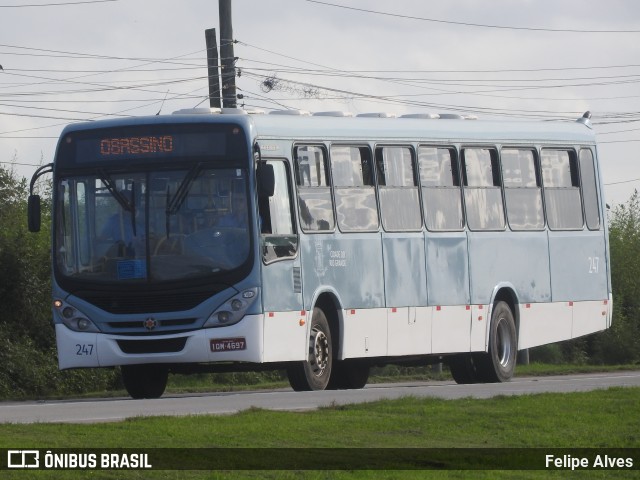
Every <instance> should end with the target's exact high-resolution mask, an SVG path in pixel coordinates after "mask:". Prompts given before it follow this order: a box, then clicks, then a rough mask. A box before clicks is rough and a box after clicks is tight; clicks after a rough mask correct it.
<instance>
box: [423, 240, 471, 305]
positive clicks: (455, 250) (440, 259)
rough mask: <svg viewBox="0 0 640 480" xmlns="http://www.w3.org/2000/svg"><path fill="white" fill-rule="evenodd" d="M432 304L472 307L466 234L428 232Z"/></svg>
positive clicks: (429, 288) (427, 244) (429, 298)
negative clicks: (470, 304)
mask: <svg viewBox="0 0 640 480" xmlns="http://www.w3.org/2000/svg"><path fill="white" fill-rule="evenodd" d="M425 248H426V251H427V298H428V300H429V305H468V304H469V303H470V299H469V260H468V258H467V235H466V233H465V232H446V233H437V234H432V233H427V235H426V239H425Z"/></svg>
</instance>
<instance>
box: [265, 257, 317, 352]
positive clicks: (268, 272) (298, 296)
mask: <svg viewBox="0 0 640 480" xmlns="http://www.w3.org/2000/svg"><path fill="white" fill-rule="evenodd" d="M299 265H300V258H299V257H296V258H294V259H286V260H281V261H277V262H275V263H271V264H269V265H263V266H262V298H263V306H264V312H265V314H264V337H263V352H264V361H265V362H276V361H293V360H304V359H305V358H306V356H305V349H306V348H307V328H306V326H305V322H300V320H301V319H303V320H305V321H306V316H301V312H302V311H303V310H304V309H303V306H302V286H301V284H300V273H299Z"/></svg>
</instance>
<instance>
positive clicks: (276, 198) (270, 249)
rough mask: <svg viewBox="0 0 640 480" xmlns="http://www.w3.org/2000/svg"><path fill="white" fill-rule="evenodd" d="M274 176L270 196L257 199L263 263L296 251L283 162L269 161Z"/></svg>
mask: <svg viewBox="0 0 640 480" xmlns="http://www.w3.org/2000/svg"><path fill="white" fill-rule="evenodd" d="M267 163H268V164H270V165H273V170H274V176H275V190H274V193H273V196H272V197H263V198H260V204H259V208H260V223H261V230H262V249H263V252H262V253H263V259H264V261H265V263H269V262H273V261H275V260H279V259H283V258H290V257H294V256H295V255H296V252H297V250H298V237H297V235H296V229H295V225H294V222H293V214H292V212H293V210H292V204H291V182H290V175H289V168H288V165H287V164H286V163H285V162H284V161H277V160H270V161H268V162H267Z"/></svg>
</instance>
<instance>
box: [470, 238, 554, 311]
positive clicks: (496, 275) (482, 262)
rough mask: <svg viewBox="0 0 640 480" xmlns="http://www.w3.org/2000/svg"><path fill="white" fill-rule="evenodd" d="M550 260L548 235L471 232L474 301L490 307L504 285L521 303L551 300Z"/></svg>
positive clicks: (472, 299) (472, 296)
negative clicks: (493, 295)
mask: <svg viewBox="0 0 640 480" xmlns="http://www.w3.org/2000/svg"><path fill="white" fill-rule="evenodd" d="M548 258H549V252H548V244H547V238H546V234H545V232H509V231H506V232H469V271H470V276H471V302H472V303H473V304H474V305H487V304H488V303H489V302H490V300H491V294H492V293H493V291H494V289H495V287H496V285H499V284H501V283H509V284H511V285H513V286H514V288H515V289H516V292H515V294H516V295H517V300H518V301H519V302H520V303H525V302H526V303H536V302H548V301H550V300H551V285H550V281H549V262H548V260H547V259H548Z"/></svg>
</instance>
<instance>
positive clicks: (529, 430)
mask: <svg viewBox="0 0 640 480" xmlns="http://www.w3.org/2000/svg"><path fill="white" fill-rule="evenodd" d="M638 412H640V388H611V389H609V390H596V391H592V392H581V393H569V394H536V395H528V396H513V397H511V396H509V397H507V396H501V397H496V398H492V399H487V400H478V399H470V398H468V399H460V400H440V399H431V398H412V397H408V398H403V399H399V400H393V401H391V400H385V401H379V402H374V403H368V404H359V405H348V406H333V405H329V406H327V407H325V408H321V409H319V410H316V411H309V412H303V413H300V412H276V411H267V410H260V409H255V408H252V409H249V410H246V411H243V412H241V413H238V414H235V415H229V416H190V417H152V418H135V419H130V420H127V421H123V422H117V423H104V424H33V425H11V424H5V425H2V426H1V428H0V448H12V449H15V448H42V449H48V448H87V447H91V448H96V449H100V448H151V447H153V448H174V447H186V448H219V447H224V448H229V447H256V448H274V447H279V448H312V449H316V448H317V449H318V455H323V451H322V449H323V448H351V447H356V448H357V447H364V448H409V447H416V448H463V447H467V448H493V447H495V448H503V447H518V448H532V447H543V448H580V447H585V448H589V447H596V448H640V415H639V414H638ZM329 461H330V458H327V462H329ZM2 473H3V478H56V479H57V478H62V479H71V478H73V479H76V478H105V479H106V478H108V479H111V478H127V479H129V478H133V479H136V478H162V479H173V478H176V479H177V478H180V479H191V478H193V479H195V478H198V479H199V478H210V479H218V478H225V479H226V478H231V479H236V478H238V479H240V478H285V479H288V478H295V479H333V478H335V479H361V478H362V479H369V478H374V479H387V478H389V479H390V478H403V479H404V478H407V479H418V478H420V479H422V478H637V470H635V471H595V470H590V471H582V472H570V471H566V470H565V471H505V472H499V471H488V472H485V471H401V472H398V471H395V472H393V471H391V472H385V471H368V470H367V471H325V472H321V471H231V472H204V471H200V472H197V471H151V472H140V471H129V472H122V471H120V472H117V471H94V472H77V471H76V472H74V471H55V472H47V471H37V472H28V476H25V475H24V473H25V472H2ZM5 473H8V475H6V476H5V475H4V474H5Z"/></svg>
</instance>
